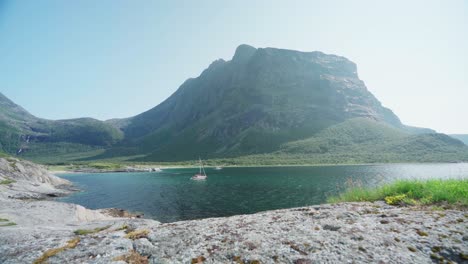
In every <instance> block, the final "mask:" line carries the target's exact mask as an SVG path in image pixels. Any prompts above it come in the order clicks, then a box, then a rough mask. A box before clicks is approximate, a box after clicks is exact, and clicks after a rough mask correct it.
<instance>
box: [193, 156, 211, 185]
mask: <svg viewBox="0 0 468 264" xmlns="http://www.w3.org/2000/svg"><path fill="white" fill-rule="evenodd" d="M199 162H200V172H199V173H197V174H195V175H193V176H192V178H190V179H192V180H194V181H204V180H206V178H207V176H206V172H205V167H203V162H202V160H201V158H199Z"/></svg>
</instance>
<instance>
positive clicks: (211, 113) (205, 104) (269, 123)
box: [103, 45, 434, 161]
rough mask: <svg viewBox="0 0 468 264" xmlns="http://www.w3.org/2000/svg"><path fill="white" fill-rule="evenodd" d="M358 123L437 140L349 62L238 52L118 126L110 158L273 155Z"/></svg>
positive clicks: (313, 56)
mask: <svg viewBox="0 0 468 264" xmlns="http://www.w3.org/2000/svg"><path fill="white" fill-rule="evenodd" d="M354 118H364V119H368V120H373V121H375V122H379V123H384V124H387V127H389V129H394V130H398V131H399V132H400V133H402V134H421V133H434V131H433V130H430V129H421V128H415V127H409V126H405V125H403V124H402V123H401V122H400V120H399V118H398V117H397V116H396V115H395V114H394V113H393V112H392V111H391V110H390V109H388V108H385V107H383V106H382V104H381V103H380V102H379V101H378V100H377V99H376V98H375V97H374V96H373V95H372V94H371V93H370V92H369V91H368V90H367V88H366V86H365V84H364V82H363V81H361V80H360V79H359V77H358V74H357V67H356V64H354V63H353V62H351V61H349V60H348V59H346V58H344V57H340V56H335V55H327V54H324V53H322V52H300V51H293V50H284V49H276V48H259V49H256V48H254V47H251V46H248V45H241V46H239V47H238V48H237V49H236V51H235V54H234V56H233V58H232V60H230V61H224V60H222V59H220V60H217V61H215V62H213V63H212V64H211V65H210V66H209V67H208V68H207V69H206V70H204V71H203V72H202V73H201V75H200V76H199V77H197V78H193V79H188V80H187V81H185V82H184V83H183V84H182V85H181V86H180V87H179V89H178V90H177V91H176V92H175V93H174V94H173V95H171V96H170V97H169V98H168V99H167V100H166V101H164V102H163V103H161V104H160V105H158V106H156V107H154V108H153V109H150V110H149V111H147V112H144V113H142V114H140V115H137V116H135V117H133V118H129V119H124V120H113V121H112V123H113V124H114V125H117V126H119V128H121V129H122V131H123V132H124V133H125V140H124V141H123V142H122V143H121V144H120V145H119V146H117V147H115V148H113V149H112V150H110V151H108V152H107V153H106V155H107V157H110V156H114V155H117V156H118V155H137V154H145V155H146V156H145V157H144V158H142V160H150V161H151V160H153V161H154V160H158V161H175V160H187V159H195V158H196V157H198V156H199V155H200V156H202V157H205V158H218V157H237V156H242V155H250V154H259V153H271V152H275V151H278V150H280V149H282V148H283V145H284V144H287V143H288V142H294V141H298V140H303V139H307V138H310V137H315V136H316V135H319V133H320V132H321V131H323V130H325V129H327V128H329V127H332V126H334V125H337V124H340V123H342V122H345V121H346V120H350V119H354ZM106 155H104V156H103V157H105V156H106Z"/></svg>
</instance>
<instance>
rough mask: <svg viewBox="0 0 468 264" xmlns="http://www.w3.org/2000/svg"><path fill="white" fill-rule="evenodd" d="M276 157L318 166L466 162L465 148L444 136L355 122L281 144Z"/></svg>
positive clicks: (359, 119) (356, 120)
mask: <svg viewBox="0 0 468 264" xmlns="http://www.w3.org/2000/svg"><path fill="white" fill-rule="evenodd" d="M277 154H279V155H283V156H288V155H290V156H294V155H299V156H301V158H302V159H309V160H310V161H309V162H312V161H313V162H317V163H324V162H325V163H337V162H338V163H342V162H349V163H375V162H457V161H467V160H468V147H466V146H465V145H464V144H463V143H462V142H461V141H459V140H456V139H453V138H451V137H449V136H447V135H444V134H437V133H431V134H417V135H415V134H410V133H408V132H407V131H404V130H400V129H395V128H393V127H391V126H389V125H387V124H385V123H382V122H377V121H373V120H370V119H363V118H355V119H349V120H347V121H345V122H343V123H341V124H338V125H335V126H332V127H329V128H327V129H325V130H324V131H322V132H320V133H319V134H317V135H316V136H314V137H312V138H308V139H305V140H300V141H295V142H289V143H287V144H284V145H283V146H282V147H281V150H280V151H278V152H277ZM313 162H312V163H313Z"/></svg>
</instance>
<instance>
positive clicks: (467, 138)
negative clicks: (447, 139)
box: [449, 134, 468, 146]
mask: <svg viewBox="0 0 468 264" xmlns="http://www.w3.org/2000/svg"><path fill="white" fill-rule="evenodd" d="M449 136H451V137H453V138H456V139H458V140H460V141H462V142H463V143H465V145H467V146H468V135H463V134H452V135H449Z"/></svg>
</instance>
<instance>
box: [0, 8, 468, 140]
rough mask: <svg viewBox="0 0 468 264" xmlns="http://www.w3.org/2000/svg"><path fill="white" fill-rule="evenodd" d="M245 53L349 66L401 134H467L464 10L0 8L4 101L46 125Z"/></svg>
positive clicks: (124, 101) (126, 111)
mask: <svg viewBox="0 0 468 264" xmlns="http://www.w3.org/2000/svg"><path fill="white" fill-rule="evenodd" d="M242 43H246V44H250V45H252V46H255V47H278V48H287V49H297V50H302V51H314V50H319V51H323V52H325V53H332V54H337V55H341V56H345V57H347V58H349V59H350V60H352V61H354V62H355V63H357V65H358V73H359V76H360V78H361V79H362V80H364V82H365V83H366V85H367V87H368V89H369V90H370V91H371V92H372V93H374V95H375V96H376V97H377V98H378V99H379V100H380V101H381V102H382V103H383V104H384V105H385V106H387V107H389V108H391V109H392V110H393V111H394V112H395V113H396V114H397V115H398V116H399V117H400V118H401V119H402V121H403V122H404V123H406V124H410V125H415V126H422V127H430V128H433V129H436V130H438V131H439V132H444V133H467V134H468V120H467V118H466V117H467V116H468V1H467V0H440V1H428V0H421V1H408V0H404V1H396V0H390V1H375V0H367V1H347V0H342V1H330V0H327V1H312V0H304V1H292V0H290V1H273V0H268V1H253V0H245V1H240V0H236V1H219V0H213V1H202V0H197V1H174V0H168V1H128V0H125V1H118V0H100V1H96V0H89V1H86V0H80V1H62V0H56V1H45V0H36V1H8V0H7V1H5V0H0V92H2V93H4V94H5V95H6V96H8V97H9V98H10V99H12V100H14V101H15V102H16V103H18V104H20V105H21V106H23V107H24V108H26V109H27V110H29V111H30V112H31V113H33V114H34V115H37V116H39V117H44V118H50V119H61V118H72V117H82V116H90V117H95V118H98V119H108V118H113V117H128V116H132V115H135V114H138V113H140V112H143V111H145V110H148V109H150V108H152V107H154V106H156V105H157V104H159V103H160V102H162V101H163V100H164V99H166V98H167V97H168V96H169V95H171V94H172V93H173V92H174V91H175V90H176V89H177V88H178V87H179V85H180V84H181V83H182V82H183V81H184V80H185V79H187V78H189V77H196V76H198V75H199V74H200V73H201V72H202V70H203V69H205V68H206V67H207V66H208V65H209V64H210V63H211V62H212V61H213V60H215V59H218V58H223V59H227V60H228V59H231V57H232V55H233V54H234V50H235V48H236V47H237V46H238V45H239V44H242Z"/></svg>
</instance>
